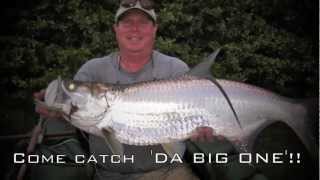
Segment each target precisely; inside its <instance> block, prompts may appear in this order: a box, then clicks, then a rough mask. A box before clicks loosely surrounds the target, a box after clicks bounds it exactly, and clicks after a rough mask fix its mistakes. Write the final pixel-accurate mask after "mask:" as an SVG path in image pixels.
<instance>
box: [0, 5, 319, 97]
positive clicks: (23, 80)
mask: <svg viewBox="0 0 320 180" xmlns="http://www.w3.org/2000/svg"><path fill="white" fill-rule="evenodd" d="M115 2H116V1H103V0H95V1H85V0H58V1H53V0H44V1H39V2H36V1H34V2H33V4H31V3H30V4H29V6H26V7H23V6H21V7H19V9H20V10H21V13H20V14H18V15H16V16H18V18H16V20H15V21H14V22H12V23H11V24H10V26H9V27H8V29H10V30H12V31H10V32H6V33H5V34H3V35H2V36H1V37H0V44H1V47H2V49H1V56H0V58H1V60H0V61H1V74H2V77H3V78H2V79H1V80H0V84H1V86H2V87H5V88H3V89H2V91H5V92H6V93H5V94H15V95H17V94H19V92H20V94H21V92H22V94H23V92H28V93H30V92H32V91H35V90H39V89H41V88H43V87H45V86H46V84H47V83H48V82H49V81H51V80H52V79H54V78H56V77H57V76H58V75H62V76H64V77H72V75H73V74H74V73H75V72H76V71H77V69H78V68H79V67H80V66H81V64H83V63H84V62H85V61H87V60H88V59H91V58H94V57H99V56H104V55H106V54H108V53H109V52H112V51H114V50H116V48H117V45H116V41H115V38H114V33H113V30H112V25H113V23H114V14H115V10H116V8H117V3H115ZM304 5H305V6H302V7H301V3H299V2H297V1H294V2H293V3H290V2H289V1H283V2H280V1H279V2H278V1H272V2H271V1H267V0H263V1H254V0H244V1H235V0H206V1H204V0H201V1H199V0H197V1H196V0H177V1H174V2H172V1H169V0H163V1H161V2H159V3H158V4H157V9H156V10H157V12H158V16H159V31H158V38H157V43H156V48H157V49H159V50H160V51H162V52H164V53H167V54H170V55H174V56H177V57H179V58H181V59H183V60H184V61H185V62H187V63H188V64H189V65H190V66H194V65H195V64H197V63H198V62H199V61H201V59H202V58H203V57H205V56H207V55H209V54H210V53H211V52H213V51H214V50H215V49H217V48H218V47H222V48H223V50H222V53H221V54H220V56H219V58H218V60H217V62H216V64H215V66H214V67H213V68H212V72H213V74H214V75H215V76H216V77H218V78H227V79H234V80H238V81H244V82H247V83H251V84H256V85H259V86H262V87H265V88H268V89H271V90H274V91H276V92H279V93H281V94H283V95H287V96H291V97H306V96H316V95H317V88H316V87H317V82H318V80H317V73H318V72H317V68H316V67H317V59H316V58H315V49H316V48H315V44H313V43H312V39H313V38H314V37H312V33H305V34H304V33H302V30H301V29H308V28H307V27H306V28H302V27H300V26H301V25H306V23H305V22H307V21H309V19H303V18H302V17H304V18H310V17H311V18H313V17H312V15H314V12H312V11H311V12H310V13H309V14H308V13H307V12H305V11H303V10H310V5H309V4H308V3H304ZM297 6H300V7H297ZM303 8H304V9H303ZM300 14H301V15H302V17H300V16H299V15H300ZM6 15H7V16H10V14H6ZM283 22H286V23H284V25H283V26H282V24H283ZM288 24H290V25H288ZM309 27H313V25H312V24H310V26H309ZM25 96H28V94H25V95H24V96H22V97H25Z"/></svg>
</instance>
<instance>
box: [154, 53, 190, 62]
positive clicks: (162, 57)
mask: <svg viewBox="0 0 320 180" xmlns="http://www.w3.org/2000/svg"><path fill="white" fill-rule="evenodd" d="M153 57H154V59H155V61H158V62H160V63H164V64H167V63H175V64H182V65H187V64H186V63H185V62H183V61H182V60H181V59H179V58H177V57H174V56H169V55H167V54H163V53H161V52H159V51H156V50H155V51H153Z"/></svg>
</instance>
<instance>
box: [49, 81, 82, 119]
mask: <svg viewBox="0 0 320 180" xmlns="http://www.w3.org/2000/svg"><path fill="white" fill-rule="evenodd" d="M65 84H69V81H64V80H62V79H61V78H60V77H58V79H56V80H54V81H52V82H51V83H50V84H49V86H48V87H47V89H46V93H45V98H44V101H45V104H46V105H47V106H48V109H49V110H54V111H59V112H63V113H64V114H66V115H68V116H71V115H72V114H73V113H75V112H76V111H77V110H78V109H79V108H78V107H77V106H76V105H75V104H73V103H72V93H70V92H69V91H68V88H66V87H65Z"/></svg>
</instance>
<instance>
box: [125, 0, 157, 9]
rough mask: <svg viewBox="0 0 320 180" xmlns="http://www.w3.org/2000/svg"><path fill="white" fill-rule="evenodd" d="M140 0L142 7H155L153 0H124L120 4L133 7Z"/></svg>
mask: <svg viewBox="0 0 320 180" xmlns="http://www.w3.org/2000/svg"><path fill="white" fill-rule="evenodd" d="M138 1H139V2H140V5H141V7H142V8H144V9H146V10H151V9H154V1H153V0H122V1H121V3H120V5H121V6H122V7H124V8H131V7H134V6H135V5H136V4H137V2H138Z"/></svg>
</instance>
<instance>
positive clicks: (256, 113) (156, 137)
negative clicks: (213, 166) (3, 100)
mask: <svg viewBox="0 0 320 180" xmlns="http://www.w3.org/2000/svg"><path fill="white" fill-rule="evenodd" d="M212 63H213V58H209V59H208V61H204V62H203V63H201V64H200V65H198V66H197V67H195V68H194V69H193V70H191V71H190V73H188V74H186V75H183V76H181V77H177V78H174V79H167V80H156V81H148V82H141V83H135V84H131V85H121V86H119V85H113V84H101V83H85V82H77V81H70V80H60V79H58V80H55V81H53V82H52V83H51V84H50V85H49V86H48V88H47V93H46V98H45V99H46V102H45V103H46V105H47V106H48V107H50V108H51V109H55V110H58V111H61V112H63V114H64V117H65V119H66V120H67V121H69V122H70V123H71V124H73V125H74V126H76V127H78V128H80V129H82V130H84V131H86V132H88V133H91V134H94V135H97V136H101V137H108V138H107V139H109V143H111V144H112V145H113V147H112V148H113V149H118V150H119V149H121V146H120V145H119V143H117V142H118V141H119V142H121V143H125V144H130V145H153V144H166V143H172V142H177V141H182V140H185V139H187V138H189V137H190V136H191V135H192V133H193V132H194V131H195V129H196V128H197V127H203V126H208V127H212V128H213V129H214V131H215V133H217V134H219V135H222V136H224V137H226V138H228V139H229V140H231V141H233V140H234V139H237V140H239V141H240V142H242V143H243V144H246V145H248V148H250V143H252V142H253V141H254V138H255V137H256V136H257V134H258V133H259V132H260V131H261V130H262V129H264V128H265V127H267V126H268V125H270V124H272V123H274V122H276V121H281V122H284V123H286V124H287V125H288V126H289V127H291V128H292V129H293V130H294V131H295V133H296V134H297V135H298V136H299V137H300V138H301V140H302V142H303V143H304V144H305V145H306V147H307V149H309V150H310V151H313V150H312V149H314V144H315V142H314V141H313V139H312V137H311V134H310V130H309V126H308V124H307V123H306V121H307V120H308V116H307V109H306V108H305V107H304V106H303V105H302V104H300V103H297V101H295V100H292V99H289V98H285V97H282V96H279V95H277V94H275V93H272V92H270V91H267V90H264V89H261V88H258V87H255V86H251V85H248V84H244V83H239V82H234V81H228V80H217V82H215V83H214V81H215V80H213V79H212V78H210V77H209V76H206V75H205V74H207V73H203V72H205V71H208V69H209V67H210V66H211V64H212ZM204 68H205V69H204ZM219 85H221V87H222V89H223V90H224V92H223V91H222V90H221V88H219ZM224 93H225V94H224ZM225 95H227V96H228V97H229V99H230V101H231V103H232V106H230V104H229V103H228V100H227V99H226V96H225ZM232 108H234V111H235V112H233V110H232ZM110 141H111V142H110ZM118 150H117V151H118Z"/></svg>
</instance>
